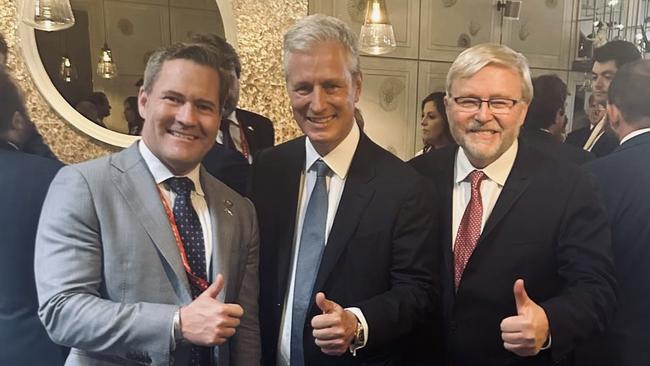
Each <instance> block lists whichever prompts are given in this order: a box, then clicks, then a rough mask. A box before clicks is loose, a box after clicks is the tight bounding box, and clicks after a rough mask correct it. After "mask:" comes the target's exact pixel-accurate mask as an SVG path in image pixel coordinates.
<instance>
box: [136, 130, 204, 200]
mask: <svg viewBox="0 0 650 366" xmlns="http://www.w3.org/2000/svg"><path fill="white" fill-rule="evenodd" d="M138 149H139V150H140V154H141V155H142V158H143V159H144V162H145V164H147V167H148V168H149V171H150V172H151V175H153V179H154V180H155V181H156V184H161V183H163V182H164V181H166V180H167V179H169V178H171V177H174V176H175V175H174V174H172V172H170V171H169V169H168V168H167V167H166V166H165V164H163V163H162V162H161V161H160V159H158V157H157V156H156V155H154V154H153V153H152V152H151V150H149V147H148V146H147V144H146V143H145V142H144V141H143V140H140V141H138ZM200 171H201V164H197V166H196V167H195V168H194V169H192V171H190V172H189V173H187V175H185V177H187V178H190V180H191V181H192V183H194V189H195V190H196V193H198V194H199V195H200V196H204V193H203V188H202V187H201V180H200V179H199V173H200Z"/></svg>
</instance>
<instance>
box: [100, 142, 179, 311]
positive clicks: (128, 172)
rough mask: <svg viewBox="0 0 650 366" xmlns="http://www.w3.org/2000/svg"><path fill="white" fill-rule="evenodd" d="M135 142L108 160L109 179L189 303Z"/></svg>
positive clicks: (166, 223)
mask: <svg viewBox="0 0 650 366" xmlns="http://www.w3.org/2000/svg"><path fill="white" fill-rule="evenodd" d="M137 146H138V145H137V143H134V144H133V145H131V146H130V147H129V148H128V149H126V150H124V151H122V152H120V153H118V154H115V155H113V156H112V158H111V165H112V167H113V170H112V172H111V179H112V181H113V183H114V184H115V185H116V187H117V190H118V191H119V192H120V193H121V195H122V197H123V198H124V200H125V202H126V203H127V205H128V206H129V207H130V208H131V210H132V211H133V213H134V215H133V219H134V220H138V221H139V222H140V224H142V227H143V228H144V230H145V231H146V232H147V234H148V235H149V237H150V238H151V241H152V242H153V244H154V245H155V246H156V248H157V249H158V252H159V253H160V255H161V257H162V258H163V259H164V261H165V262H166V264H167V265H168V268H166V270H169V271H171V274H173V276H172V275H170V273H168V275H170V276H169V277H170V280H171V281H172V283H173V284H174V288H176V289H177V290H178V291H179V293H178V295H179V298H181V299H184V300H191V295H190V286H189V283H188V280H187V275H186V274H185V269H184V268H183V263H182V262H181V257H180V254H179V252H178V248H177V246H176V241H175V239H174V235H173V233H172V230H171V226H170V224H169V221H168V220H167V215H166V213H165V211H164V209H163V205H162V203H161V201H160V194H159V193H158V188H157V186H156V183H155V182H154V179H153V176H152V175H151V173H150V172H149V169H148V168H147V165H146V164H145V162H144V160H143V159H142V156H141V155H140V152H139V151H138V147H137ZM136 244H140V243H136Z"/></svg>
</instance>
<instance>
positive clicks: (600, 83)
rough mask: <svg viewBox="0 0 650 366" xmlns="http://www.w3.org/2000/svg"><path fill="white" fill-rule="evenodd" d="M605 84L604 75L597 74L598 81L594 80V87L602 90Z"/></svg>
mask: <svg viewBox="0 0 650 366" xmlns="http://www.w3.org/2000/svg"><path fill="white" fill-rule="evenodd" d="M604 85H605V80H604V78H603V77H602V76H597V77H596V81H595V82H594V89H596V90H602V89H603V86H604Z"/></svg>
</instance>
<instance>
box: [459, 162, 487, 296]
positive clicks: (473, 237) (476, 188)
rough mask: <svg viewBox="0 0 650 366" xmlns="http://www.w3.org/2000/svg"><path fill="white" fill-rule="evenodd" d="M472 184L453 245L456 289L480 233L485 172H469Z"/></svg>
mask: <svg viewBox="0 0 650 366" xmlns="http://www.w3.org/2000/svg"><path fill="white" fill-rule="evenodd" d="M468 177H469V180H470V183H471V185H472V197H471V198H470V200H469V203H468V204H467V207H466V208H465V213H464V214H463V218H462V220H461V221H460V226H458V234H456V244H455V245H454V284H455V285H456V290H458V285H459V284H460V279H461V277H462V276H463V271H464V270H465V266H466V265H467V261H468V260H469V257H470V256H471V255H472V252H473V251H474V248H476V242H477V241H478V238H479V236H480V235H481V221H482V220H483V202H482V201H481V182H482V181H483V180H484V179H485V178H487V176H486V175H485V173H483V172H482V171H480V170H474V171H472V172H471V173H469V176H468Z"/></svg>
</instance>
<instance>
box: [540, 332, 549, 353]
mask: <svg viewBox="0 0 650 366" xmlns="http://www.w3.org/2000/svg"><path fill="white" fill-rule="evenodd" d="M551 341H552V340H551V333H549V334H548V339H547V340H546V343H545V344H544V345H543V346H542V348H540V349H539V350H540V351H543V350H545V349H549V348H551Z"/></svg>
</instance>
